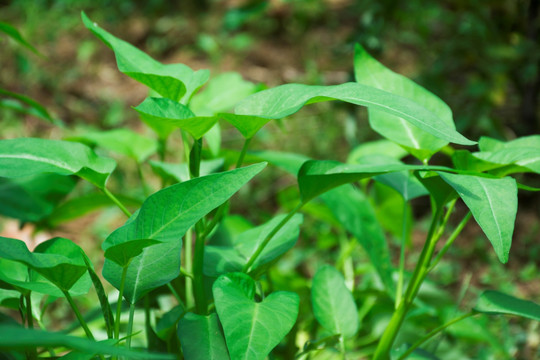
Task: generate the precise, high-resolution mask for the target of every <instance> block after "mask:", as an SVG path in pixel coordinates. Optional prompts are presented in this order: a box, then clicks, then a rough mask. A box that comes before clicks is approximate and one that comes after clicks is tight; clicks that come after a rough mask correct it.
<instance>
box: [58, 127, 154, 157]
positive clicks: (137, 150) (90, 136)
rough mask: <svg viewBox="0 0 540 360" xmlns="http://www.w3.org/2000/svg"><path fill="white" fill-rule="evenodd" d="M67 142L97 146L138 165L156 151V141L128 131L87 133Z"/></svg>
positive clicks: (71, 138) (73, 137)
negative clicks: (129, 159)
mask: <svg viewBox="0 0 540 360" xmlns="http://www.w3.org/2000/svg"><path fill="white" fill-rule="evenodd" d="M67 140H71V141H78V142H82V143H84V144H87V145H97V146H99V147H101V148H103V149H106V150H109V151H112V152H115V153H117V154H120V155H125V156H127V157H130V158H132V159H133V160H135V161H137V162H138V163H142V162H144V161H145V160H146V159H147V158H148V157H150V156H151V155H153V154H154V153H155V152H156V151H157V143H156V141H154V140H152V139H149V138H147V137H145V136H142V135H140V134H138V133H136V132H134V131H132V130H129V129H114V130H109V131H99V132H88V133H84V134H81V135H77V136H72V137H69V138H68V139H67Z"/></svg>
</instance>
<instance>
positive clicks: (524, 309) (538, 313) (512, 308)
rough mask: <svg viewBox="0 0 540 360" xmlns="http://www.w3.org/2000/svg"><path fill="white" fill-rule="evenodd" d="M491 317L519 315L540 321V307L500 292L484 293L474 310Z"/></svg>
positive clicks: (490, 291) (489, 291)
mask: <svg viewBox="0 0 540 360" xmlns="http://www.w3.org/2000/svg"><path fill="white" fill-rule="evenodd" d="M473 310H474V311H476V312H480V313H484V314H490V315H517V316H521V317H525V318H528V319H533V320H536V321H540V305H538V304H537V303H534V302H532V301H528V300H522V299H519V298H516V297H514V296H511V295H508V294H504V293H501V292H498V291H493V290H487V291H484V292H483V293H482V294H481V295H480V297H479V298H478V301H477V303H476V306H475V307H474V309H473Z"/></svg>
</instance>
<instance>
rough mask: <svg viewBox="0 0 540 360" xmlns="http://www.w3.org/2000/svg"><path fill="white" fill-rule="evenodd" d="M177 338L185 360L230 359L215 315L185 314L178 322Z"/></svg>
mask: <svg viewBox="0 0 540 360" xmlns="http://www.w3.org/2000/svg"><path fill="white" fill-rule="evenodd" d="M178 338H179V339H180V343H181V344H182V352H183V354H184V357H185V359H186V360H222V359H223V360H227V359H230V358H229V353H228V351H227V346H226V344H225V338H224V336H223V331H222V330H221V327H220V325H219V321H218V317H217V315H216V313H212V314H210V315H208V316H202V315H197V314H193V313H187V314H186V315H185V316H184V317H183V318H182V319H180V321H179V322H178Z"/></svg>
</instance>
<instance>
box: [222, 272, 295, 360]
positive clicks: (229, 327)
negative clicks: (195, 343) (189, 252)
mask: <svg viewBox="0 0 540 360" xmlns="http://www.w3.org/2000/svg"><path fill="white" fill-rule="evenodd" d="M233 275H234V276H233ZM246 283H248V284H249V283H251V287H252V288H253V289H254V288H255V283H254V281H253V280H252V279H251V278H250V277H249V276H247V275H245V274H243V273H237V274H230V275H229V274H228V275H222V276H220V277H219V278H218V279H217V280H216V281H215V282H214V285H213V287H212V289H213V293H214V300H215V304H216V310H217V313H218V316H219V320H220V321H221V324H222V325H223V332H224V333H225V339H226V342H227V348H228V349H229V354H230V356H231V359H243V360H263V359H265V358H266V356H267V355H268V354H269V353H270V352H271V351H272V349H273V348H274V347H276V346H277V345H278V344H279V342H280V341H281V340H282V339H283V338H284V337H285V335H287V334H288V333H289V331H290V330H291V329H292V327H293V326H294V323H295V322H296V318H297V316H298V307H299V298H298V295H296V294H295V293H290V292H284V291H279V292H275V293H272V294H270V295H269V296H267V297H265V298H264V299H263V300H262V301H261V302H255V300H254V298H253V294H251V296H249V295H250V294H249V292H246V290H245V286H246Z"/></svg>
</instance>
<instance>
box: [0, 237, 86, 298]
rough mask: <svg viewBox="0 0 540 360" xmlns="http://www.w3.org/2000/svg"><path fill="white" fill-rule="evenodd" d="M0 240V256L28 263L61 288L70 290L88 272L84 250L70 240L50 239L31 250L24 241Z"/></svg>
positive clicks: (2, 238) (27, 264)
mask: <svg viewBox="0 0 540 360" xmlns="http://www.w3.org/2000/svg"><path fill="white" fill-rule="evenodd" d="M0 239H1V241H0V258H2V259H6V260H11V261H17V262H20V263H22V264H24V265H26V266H28V267H29V268H31V269H32V270H35V271H36V272H37V273H39V274H40V275H42V276H43V277H45V278H46V279H47V280H49V281H50V282H51V283H53V284H54V285H55V286H57V287H58V288H59V289H60V290H63V291H69V290H70V289H71V288H72V287H73V285H74V284H75V283H76V282H77V281H78V280H79V279H80V278H81V277H82V276H83V275H85V274H86V264H85V262H84V259H83V258H82V257H83V256H84V255H82V250H81V248H80V247H79V246H77V245H75V244H74V243H73V242H72V241H71V240H68V239H64V238H54V239H50V240H47V241H45V242H43V243H41V244H39V245H38V246H37V247H36V249H35V250H34V252H33V253H32V252H30V251H29V250H28V248H27V247H26V244H25V243H24V242H23V241H21V240H16V239H10V238H5V237H0ZM86 276H88V275H87V274H86ZM3 280H4V281H7V282H10V281H9V280H6V279H3ZM36 291H39V290H36Z"/></svg>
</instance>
